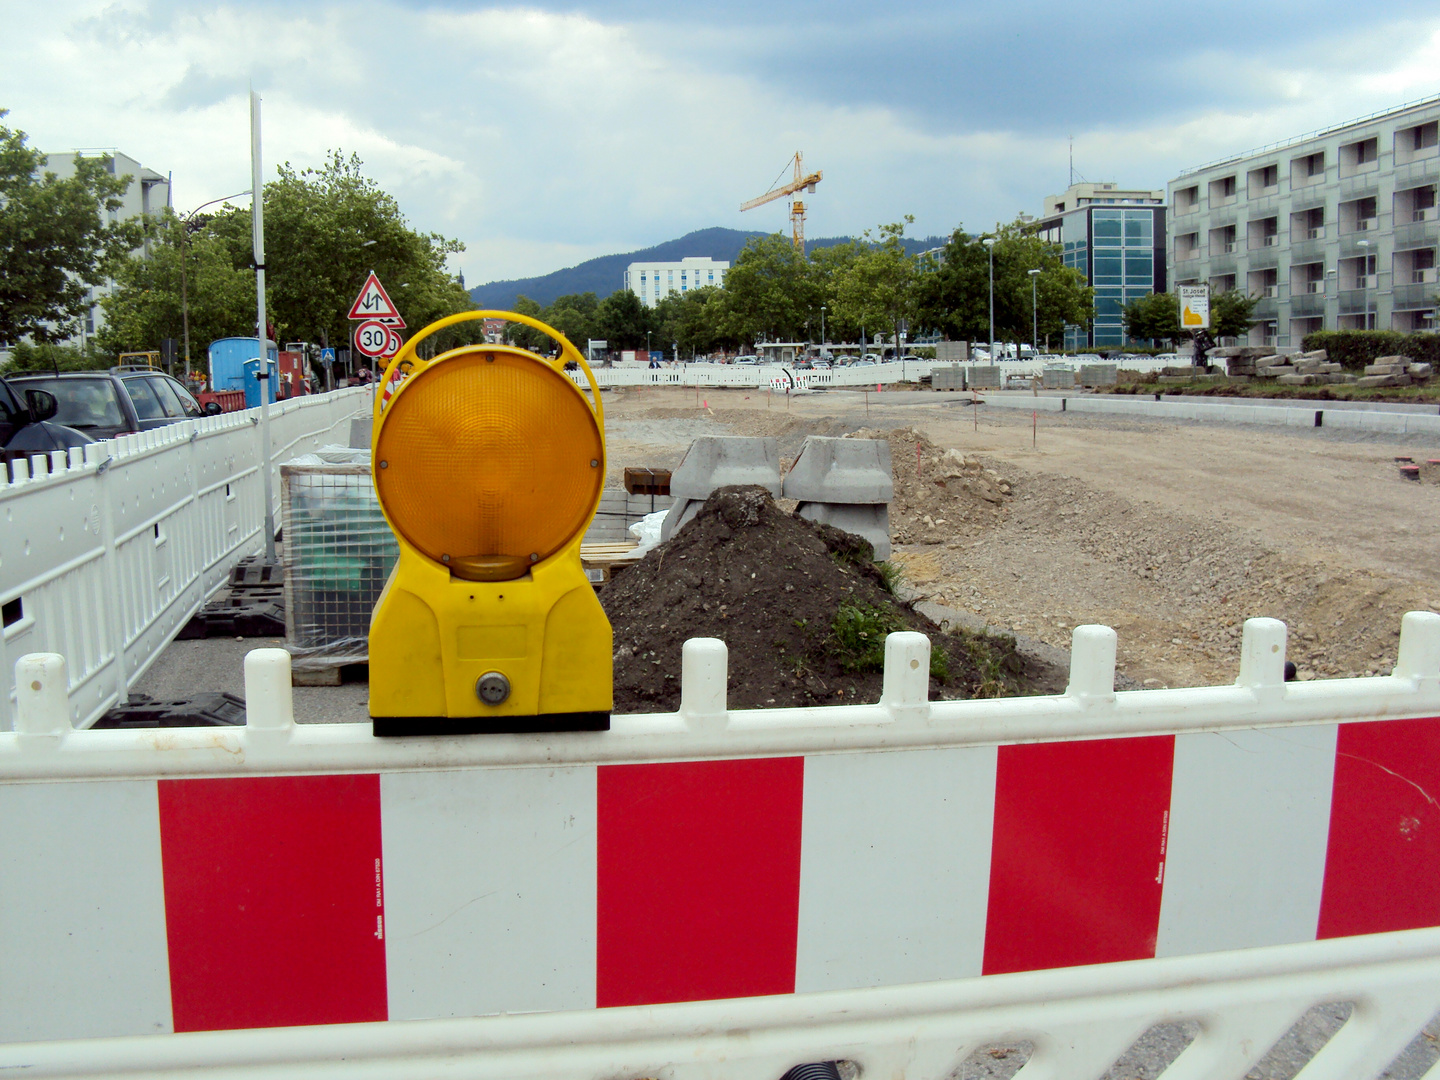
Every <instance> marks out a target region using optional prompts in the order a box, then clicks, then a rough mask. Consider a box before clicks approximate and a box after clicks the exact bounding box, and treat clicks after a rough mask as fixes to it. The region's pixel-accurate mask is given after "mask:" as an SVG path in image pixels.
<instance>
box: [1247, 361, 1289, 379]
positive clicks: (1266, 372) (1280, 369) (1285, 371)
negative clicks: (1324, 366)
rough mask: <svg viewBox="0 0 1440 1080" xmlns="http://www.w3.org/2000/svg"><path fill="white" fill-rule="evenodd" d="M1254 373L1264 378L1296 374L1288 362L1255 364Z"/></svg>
mask: <svg viewBox="0 0 1440 1080" xmlns="http://www.w3.org/2000/svg"><path fill="white" fill-rule="evenodd" d="M1255 374H1256V375H1259V376H1260V377H1261V378H1264V379H1278V378H1279V377H1280V376H1281V375H1298V374H1299V372H1298V371H1296V370H1295V369H1294V368H1293V367H1291V366H1290V365H1289V364H1271V365H1270V366H1269V367H1260V366H1258V365H1257V366H1256V368H1255Z"/></svg>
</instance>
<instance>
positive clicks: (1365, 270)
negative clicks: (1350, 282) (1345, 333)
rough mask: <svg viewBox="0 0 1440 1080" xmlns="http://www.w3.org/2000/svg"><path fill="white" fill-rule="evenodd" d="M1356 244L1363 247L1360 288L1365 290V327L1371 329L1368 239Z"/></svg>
mask: <svg viewBox="0 0 1440 1080" xmlns="http://www.w3.org/2000/svg"><path fill="white" fill-rule="evenodd" d="M1356 246H1357V247H1362V248H1364V249H1365V254H1364V255H1362V256H1361V263H1360V281H1361V288H1363V289H1364V290H1365V329H1366V330H1370V329H1373V327H1371V325H1370V241H1369V240H1361V241H1358V243H1357V244H1356Z"/></svg>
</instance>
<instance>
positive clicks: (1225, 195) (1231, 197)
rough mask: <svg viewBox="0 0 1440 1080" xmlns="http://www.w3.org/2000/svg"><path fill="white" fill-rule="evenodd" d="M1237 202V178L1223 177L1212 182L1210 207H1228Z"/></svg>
mask: <svg viewBox="0 0 1440 1080" xmlns="http://www.w3.org/2000/svg"><path fill="white" fill-rule="evenodd" d="M1234 201H1235V177H1233V176H1222V177H1221V178H1220V179H1219V180H1211V181H1210V205H1211V206H1227V205H1229V204H1230V203H1233V202H1234Z"/></svg>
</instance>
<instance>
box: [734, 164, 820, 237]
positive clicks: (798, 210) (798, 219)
mask: <svg viewBox="0 0 1440 1080" xmlns="http://www.w3.org/2000/svg"><path fill="white" fill-rule="evenodd" d="M794 165H795V178H794V179H793V180H791V181H790V182H789V183H788V184H781V185H780V186H779V187H773V186H772V187H771V188H770V190H769V191H767V192H766V193H765V194H764V195H761V196H760V197H759V198H758V199H751V200H750V201H749V202H747V203H742V204H741V206H740V209H741V210H753V209H755V207H757V206H764V205H765V204H766V203H768V202H774V201H775V200H776V199H783V198H785V197H786V196H787V195H788V196H790V229H791V231H792V233H793V234H794V236H795V246H796V247H797V248H799V249H800V254H802V255H803V254H805V204H804V203H803V202H801V201H800V200H799V199H797V198H795V196H796V195H797V194H798V193H799V192H801V191H808V192H811V193H812V194H813V193H814V191H815V185H816V184H818V183H819V182H820V178H821V177H822V176H824V173H822V172H821V171H820V170H818V169H817V170H815V172H813V173H810V174H809V175H808V176H807V175H806V174H805V170H804V168H802V167H801V158H800V151H799V150H796V151H795V160H794ZM780 175H781V176H784V175H785V173H784V170H783V169H782V170H781V173H780ZM776 183H779V180H778V179H777V180H776Z"/></svg>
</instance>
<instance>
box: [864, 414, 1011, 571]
mask: <svg viewBox="0 0 1440 1080" xmlns="http://www.w3.org/2000/svg"><path fill="white" fill-rule="evenodd" d="M852 438H856V439H884V440H886V441H887V442H888V443H889V444H890V462H891V470H892V472H893V473H894V476H895V498H894V499H893V500H892V501H891V503H890V539H891V541H892V542H893V543H896V544H936V543H941V542H943V541H946V540H949V539H951V538H952V537H953V536H955V535H956V534H957V533H965V532H970V531H974V530H977V529H981V528H985V527H987V526H990V525H993V524H994V523H995V521H996V520H997V519H998V518H999V517H1000V515H1001V514H1002V513H1003V512H1004V510H1005V508H1006V506H1007V505H1008V504H1009V502H1010V498H1011V494H1012V482H1011V481H1010V480H1008V479H1006V478H1005V477H1003V476H1001V475H1000V474H999V473H998V472H996V471H995V470H994V469H991V468H988V467H987V466H985V465H984V464H982V463H981V462H980V461H978V460H976V459H975V458H969V457H966V456H965V455H964V454H962V453H960V451H959V450H942V449H940V447H938V446H936V445H935V444H934V443H932V442H931V441H930V440H929V439H927V438H926V437H925V436H924V435H923V434H921V433H920V431H918V430H917V429H916V428H893V429H891V430H889V431H878V430H874V429H872V428H861V429H860V430H859V431H857V432H855V434H854V435H853V436H852Z"/></svg>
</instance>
